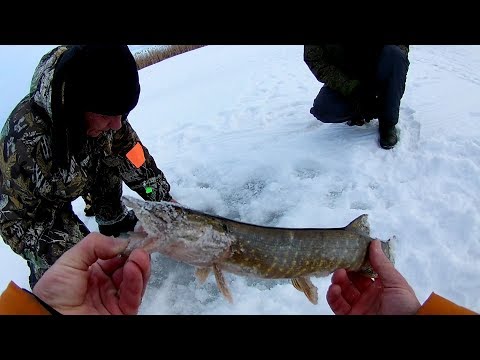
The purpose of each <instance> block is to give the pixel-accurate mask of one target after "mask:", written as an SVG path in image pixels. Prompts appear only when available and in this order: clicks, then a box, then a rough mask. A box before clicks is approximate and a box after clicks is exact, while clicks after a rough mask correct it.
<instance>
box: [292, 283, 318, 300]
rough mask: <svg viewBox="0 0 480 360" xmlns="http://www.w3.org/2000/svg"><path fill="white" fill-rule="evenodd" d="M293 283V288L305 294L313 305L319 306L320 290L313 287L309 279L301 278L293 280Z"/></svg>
mask: <svg viewBox="0 0 480 360" xmlns="http://www.w3.org/2000/svg"><path fill="white" fill-rule="evenodd" d="M291 281H292V285H293V287H294V288H295V289H297V290H298V291H300V292H303V293H304V294H305V296H306V297H307V299H308V300H309V301H310V302H311V303H312V304H314V305H317V304H318V291H317V290H318V289H317V287H316V286H315V285H313V283H312V281H311V280H310V278H309V277H299V278H295V279H292V280H291Z"/></svg>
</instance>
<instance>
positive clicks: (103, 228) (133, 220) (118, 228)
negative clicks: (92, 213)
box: [98, 210, 138, 237]
mask: <svg viewBox="0 0 480 360" xmlns="http://www.w3.org/2000/svg"><path fill="white" fill-rule="evenodd" d="M137 221H138V218H137V216H136V215H135V213H134V212H133V210H129V211H128V213H127V215H126V216H125V217H124V218H123V219H122V220H121V221H119V222H116V223H114V224H111V225H98V231H99V232H100V234H103V235H106V236H113V237H118V236H120V233H125V232H128V231H133V229H134V228H135V225H136V224H137Z"/></svg>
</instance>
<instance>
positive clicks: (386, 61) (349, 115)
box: [303, 44, 410, 149]
mask: <svg viewBox="0 0 480 360" xmlns="http://www.w3.org/2000/svg"><path fill="white" fill-rule="evenodd" d="M408 53H409V46H408V45H365V44H361V45H341V44H327V45H305V46H304V55H303V57H304V61H305V63H306V64H307V66H308V68H309V69H310V71H311V72H312V73H313V75H314V76H315V77H316V79H317V80H318V81H319V82H321V83H323V84H324V85H323V87H322V88H321V89H320V92H319V94H318V95H317V97H316V98H315V100H314V102H313V106H312V108H311V109H310V113H311V114H312V115H313V116H315V117H316V118H317V119H318V120H320V121H322V122H325V123H341V122H347V124H349V125H359V126H361V125H363V124H365V123H366V122H369V121H370V120H372V119H375V118H378V122H379V134H380V136H379V143H380V146H381V147H382V148H384V149H391V148H393V147H394V146H395V145H396V143H397V141H398V138H397V131H396V128H395V126H396V125H397V123H398V117H399V111H400V101H401V99H402V97H403V93H404V91H405V83H406V78H407V72H408V68H409V65H410V62H409V60H408Z"/></svg>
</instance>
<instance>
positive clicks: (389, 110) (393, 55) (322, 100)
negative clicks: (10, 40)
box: [310, 45, 410, 127]
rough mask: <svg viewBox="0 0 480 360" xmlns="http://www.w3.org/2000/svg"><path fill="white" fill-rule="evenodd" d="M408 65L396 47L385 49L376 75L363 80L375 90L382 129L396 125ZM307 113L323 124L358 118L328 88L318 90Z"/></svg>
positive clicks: (351, 109)
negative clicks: (368, 82)
mask: <svg viewBox="0 0 480 360" xmlns="http://www.w3.org/2000/svg"><path fill="white" fill-rule="evenodd" d="M409 65H410V62H409V61H408V58H407V56H406V55H405V53H404V52H403V51H402V50H401V49H400V48H399V47H398V46H396V45H386V46H384V48H383V50H382V52H381V53H380V56H379V59H378V64H377V69H376V72H375V75H374V76H373V78H372V79H367V80H365V81H370V82H371V83H370V84H368V87H369V88H372V89H374V91H375V94H376V95H377V100H378V114H377V115H378V121H379V123H380V125H381V126H385V127H389V126H394V125H396V124H397V123H398V115H399V112H400V101H401V99H402V97H403V93H404V92H405V82H406V80H407V72H408V67H409ZM310 113H311V114H312V115H313V116H315V117H316V118H317V119H318V120H320V121H321V122H324V123H341V122H345V121H350V120H357V119H359V118H360V117H361V115H360V114H358V113H356V111H355V109H354V106H353V104H352V103H351V102H350V101H349V99H348V98H346V97H345V96H343V95H342V94H340V93H339V92H337V91H335V90H333V89H331V88H330V87H328V86H327V85H324V86H323V87H322V88H321V89H320V92H319V93H318V95H317V97H316V98H315V100H314V102H313V106H312V108H311V109H310Z"/></svg>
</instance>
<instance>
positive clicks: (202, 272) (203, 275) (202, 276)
mask: <svg viewBox="0 0 480 360" xmlns="http://www.w3.org/2000/svg"><path fill="white" fill-rule="evenodd" d="M209 274H210V268H197V270H195V277H196V278H197V280H198V282H199V283H200V284H203V283H204V282H205V281H206V280H207V277H208V275H209Z"/></svg>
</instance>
